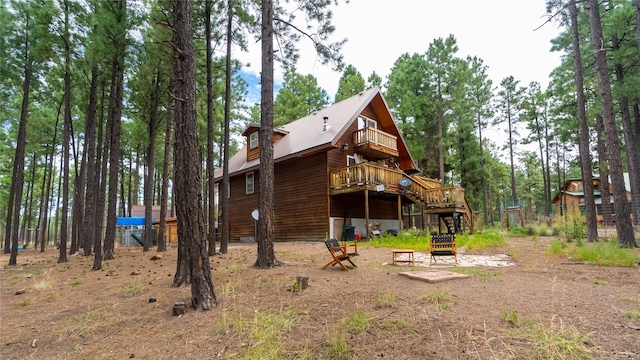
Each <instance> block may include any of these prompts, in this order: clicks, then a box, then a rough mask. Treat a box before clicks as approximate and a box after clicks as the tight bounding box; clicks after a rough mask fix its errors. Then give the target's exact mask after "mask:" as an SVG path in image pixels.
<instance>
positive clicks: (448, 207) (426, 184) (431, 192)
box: [404, 176, 474, 234]
mask: <svg viewBox="0 0 640 360" xmlns="http://www.w3.org/2000/svg"><path fill="white" fill-rule="evenodd" d="M408 179H410V180H411V183H410V184H409V186H407V187H406V189H405V191H404V195H405V196H407V197H408V198H409V199H410V200H411V201H413V202H414V203H416V204H418V205H420V206H422V208H423V209H424V210H423V211H424V213H425V214H437V215H438V217H439V220H440V221H441V222H442V223H443V224H444V225H445V227H446V228H447V232H448V233H450V234H454V233H458V232H461V231H463V225H466V227H468V228H469V230H470V231H471V232H473V230H474V216H473V211H472V210H471V207H470V206H469V202H467V199H466V197H465V196H464V188H462V187H458V186H444V187H442V186H441V184H440V182H439V181H438V180H434V179H429V178H426V177H423V176H413V177H408ZM463 223H464V224H463Z"/></svg>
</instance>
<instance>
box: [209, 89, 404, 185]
mask: <svg viewBox="0 0 640 360" xmlns="http://www.w3.org/2000/svg"><path fill="white" fill-rule="evenodd" d="M376 96H378V97H379V98H377V99H376ZM374 99H376V101H382V104H384V106H385V108H386V109H387V111H388V106H387V104H386V102H385V101H384V99H383V98H382V94H381V92H380V89H379V88H378V87H374V88H371V89H368V90H365V91H363V92H361V93H359V94H357V95H354V96H352V97H350V98H348V99H345V100H342V101H340V102H337V103H335V104H333V105H331V106H329V107H326V108H324V109H322V110H318V111H316V112H313V113H311V114H309V115H307V116H305V117H303V118H301V119H299V120H296V121H294V122H291V123H289V124H286V125H284V126H282V127H280V128H277V129H274V132H280V133H282V134H285V135H284V136H283V137H282V138H280V140H278V141H277V142H276V143H274V144H273V158H274V162H276V163H277V162H279V161H283V160H286V159H289V158H292V157H299V156H302V155H304V154H306V153H310V152H315V151H320V150H328V149H330V148H332V147H335V146H337V142H338V140H339V139H340V138H341V136H342V135H343V134H344V133H345V132H346V131H347V129H348V128H349V126H350V125H351V124H352V123H353V121H355V120H356V118H357V117H358V115H360V113H361V112H362V111H363V110H364V108H365V107H366V106H367V105H368V104H369V103H370V102H371V101H373V100H374ZM325 118H326V126H325V120H324V119H325ZM392 122H393V121H392ZM256 125H257V124H250V125H249V127H255V126H256ZM393 125H394V127H396V126H395V123H394V124H393ZM325 127H326V129H325ZM396 129H397V127H396ZM245 133H246V130H245ZM398 135H399V137H398V140H399V141H398V146H399V147H400V146H402V147H404V149H405V151H407V153H408V149H407V148H406V144H405V143H404V140H403V139H402V136H401V135H400V132H399V130H398ZM409 156H410V155H409ZM412 162H413V159H412ZM259 164H260V159H259V158H258V159H254V160H251V161H247V148H246V144H245V146H244V147H243V148H242V149H240V150H239V151H238V152H237V153H236V154H235V155H234V156H232V157H231V159H229V175H231V176H233V175H239V174H241V173H245V172H248V171H251V170H255V169H258V166H259ZM414 164H415V163H414ZM221 177H222V168H220V169H218V170H216V172H215V174H214V178H215V179H216V180H218V179H219V178H221Z"/></svg>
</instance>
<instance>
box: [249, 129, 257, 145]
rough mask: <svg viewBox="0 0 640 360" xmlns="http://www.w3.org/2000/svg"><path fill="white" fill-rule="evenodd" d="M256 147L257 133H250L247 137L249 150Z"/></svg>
mask: <svg viewBox="0 0 640 360" xmlns="http://www.w3.org/2000/svg"><path fill="white" fill-rule="evenodd" d="M256 147H258V132H257V131H256V132H252V133H251V135H249V148H250V149H253V148H256Z"/></svg>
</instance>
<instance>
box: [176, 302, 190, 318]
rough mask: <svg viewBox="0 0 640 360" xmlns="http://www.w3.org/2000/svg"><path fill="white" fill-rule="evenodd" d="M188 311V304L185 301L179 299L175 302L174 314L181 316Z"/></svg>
mask: <svg viewBox="0 0 640 360" xmlns="http://www.w3.org/2000/svg"><path fill="white" fill-rule="evenodd" d="M186 313H187V304H185V303H184V301H177V302H176V303H175V304H173V316H180V315H184V314H186Z"/></svg>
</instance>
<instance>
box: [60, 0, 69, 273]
mask: <svg viewBox="0 0 640 360" xmlns="http://www.w3.org/2000/svg"><path fill="white" fill-rule="evenodd" d="M64 6H65V12H64V33H65V39H69V3H68V1H65V2H64ZM70 53H71V51H70V49H69V42H68V41H65V60H64V61H65V71H64V117H63V122H62V171H61V174H62V215H61V216H60V255H59V256H58V262H59V263H65V262H67V239H68V238H69V236H68V230H69V221H68V217H69V156H70V154H69V140H70V138H71V67H70V64H69V63H70V59H69V56H70Z"/></svg>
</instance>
